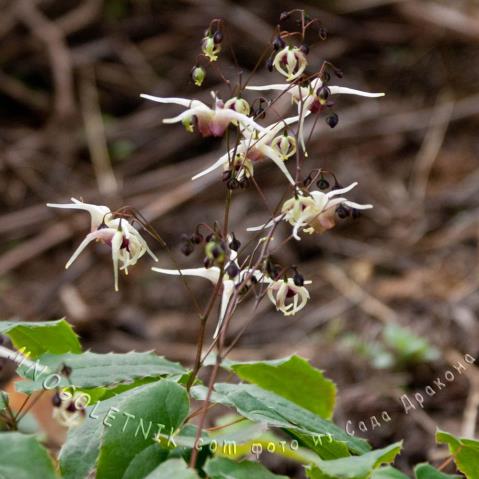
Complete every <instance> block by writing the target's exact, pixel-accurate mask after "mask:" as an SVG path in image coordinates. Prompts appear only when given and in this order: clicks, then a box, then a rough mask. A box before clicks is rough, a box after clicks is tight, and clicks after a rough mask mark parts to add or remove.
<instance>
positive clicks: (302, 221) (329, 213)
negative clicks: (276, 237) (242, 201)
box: [248, 182, 373, 241]
mask: <svg viewBox="0 0 479 479" xmlns="http://www.w3.org/2000/svg"><path fill="white" fill-rule="evenodd" d="M356 185H357V183H356V182H355V183H352V184H351V185H349V186H347V187H345V188H338V189H334V190H331V191H329V192H327V193H324V192H322V191H311V192H310V193H309V195H305V194H304V193H303V192H301V191H298V192H297V193H296V195H295V196H294V197H292V198H290V199H288V200H286V201H285V202H284V203H283V206H282V208H281V214H280V215H278V216H276V217H275V218H273V219H272V220H271V221H269V222H268V223H266V224H264V225H261V226H255V227H251V228H248V231H260V230H262V229H265V228H270V227H271V226H273V225H274V224H275V223H277V222H279V221H286V222H288V223H289V224H291V225H292V226H293V233H292V234H293V237H294V238H295V239H296V240H298V241H300V240H301V238H300V237H299V231H300V230H303V231H304V232H305V233H307V234H313V233H323V232H324V231H326V230H329V229H331V228H333V227H334V226H335V224H336V222H335V212H336V208H337V207H339V206H340V205H344V206H348V207H350V208H354V209H357V210H366V209H370V208H372V207H373V206H372V205H361V204H359V203H354V202H353V201H349V200H348V199H346V198H343V197H341V196H338V195H342V194H344V193H347V192H348V191H351V190H352V189H353V188H354V187H355V186H356Z"/></svg>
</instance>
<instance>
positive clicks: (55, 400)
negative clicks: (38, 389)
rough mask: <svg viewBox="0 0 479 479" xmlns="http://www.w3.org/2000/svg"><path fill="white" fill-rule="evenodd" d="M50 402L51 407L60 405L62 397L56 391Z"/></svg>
mask: <svg viewBox="0 0 479 479" xmlns="http://www.w3.org/2000/svg"><path fill="white" fill-rule="evenodd" d="M52 404H53V407H60V406H61V404H62V398H61V397H60V393H58V392H56V393H55V394H54V395H53V397H52Z"/></svg>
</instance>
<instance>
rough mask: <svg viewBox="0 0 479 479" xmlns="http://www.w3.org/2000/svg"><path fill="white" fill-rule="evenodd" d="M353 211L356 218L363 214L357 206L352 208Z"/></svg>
mask: <svg viewBox="0 0 479 479" xmlns="http://www.w3.org/2000/svg"><path fill="white" fill-rule="evenodd" d="M351 213H352V217H353V219H355V220H356V219H358V218H359V217H360V216H361V211H360V210H358V209H357V208H351Z"/></svg>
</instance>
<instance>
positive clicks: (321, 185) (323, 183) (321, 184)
mask: <svg viewBox="0 0 479 479" xmlns="http://www.w3.org/2000/svg"><path fill="white" fill-rule="evenodd" d="M316 186H317V187H318V188H319V189H320V190H327V189H328V188H329V181H328V180H326V179H325V178H320V179H319V180H318V181H317V182H316Z"/></svg>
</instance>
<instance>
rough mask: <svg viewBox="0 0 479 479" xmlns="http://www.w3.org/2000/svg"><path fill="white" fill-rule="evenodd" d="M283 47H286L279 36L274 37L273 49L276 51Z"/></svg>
mask: <svg viewBox="0 0 479 479" xmlns="http://www.w3.org/2000/svg"><path fill="white" fill-rule="evenodd" d="M285 46H286V44H285V43H284V40H283V39H282V38H281V37H280V36H279V35H278V36H277V37H275V39H274V41H273V48H274V49H275V50H276V51H278V50H281V49H282V48H284V47H285Z"/></svg>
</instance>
